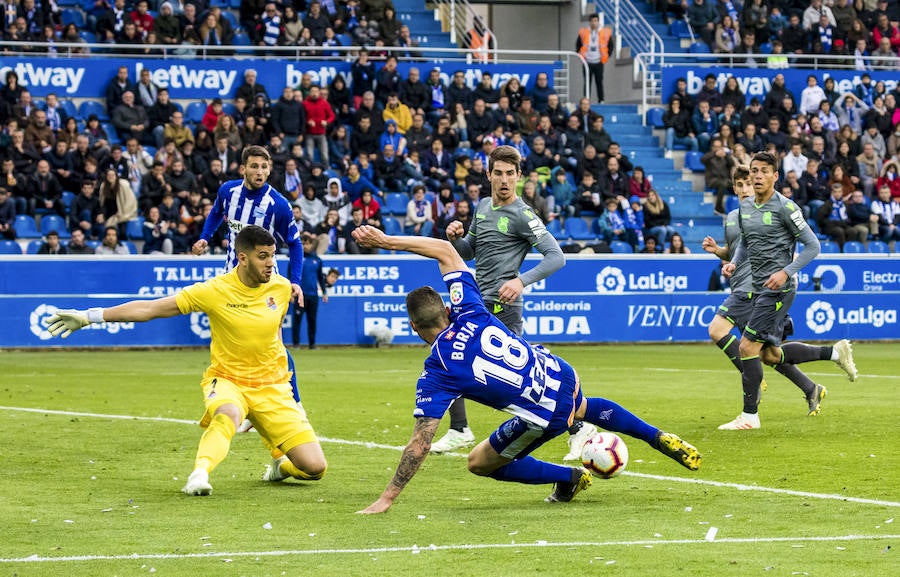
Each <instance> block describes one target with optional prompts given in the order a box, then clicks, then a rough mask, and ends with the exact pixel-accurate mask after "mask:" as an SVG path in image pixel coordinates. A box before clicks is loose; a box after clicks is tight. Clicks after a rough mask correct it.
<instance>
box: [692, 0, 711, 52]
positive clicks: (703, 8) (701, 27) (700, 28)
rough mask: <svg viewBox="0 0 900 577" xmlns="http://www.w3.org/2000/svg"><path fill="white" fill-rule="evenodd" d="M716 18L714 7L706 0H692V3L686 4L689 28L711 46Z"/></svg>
mask: <svg viewBox="0 0 900 577" xmlns="http://www.w3.org/2000/svg"><path fill="white" fill-rule="evenodd" d="M717 19H718V15H717V14H716V9H715V7H714V6H713V5H712V4H711V3H708V2H707V1H706V0H699V1H698V0H694V3H693V4H691V5H690V6H688V9H687V20H688V22H690V24H691V28H693V29H694V32H695V33H696V34H698V35H699V36H700V38H701V39H702V40H703V41H704V42H705V43H706V44H708V45H709V46H710V47H712V46H713V36H714V34H715V31H716V20H717Z"/></svg>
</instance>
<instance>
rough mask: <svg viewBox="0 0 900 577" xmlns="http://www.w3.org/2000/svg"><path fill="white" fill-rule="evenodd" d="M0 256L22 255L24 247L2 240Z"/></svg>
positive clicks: (11, 241)
mask: <svg viewBox="0 0 900 577" xmlns="http://www.w3.org/2000/svg"><path fill="white" fill-rule="evenodd" d="M0 254H22V247H21V246H19V243H17V242H16V241H14V240H0Z"/></svg>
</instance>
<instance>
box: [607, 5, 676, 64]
mask: <svg viewBox="0 0 900 577" xmlns="http://www.w3.org/2000/svg"><path fill="white" fill-rule="evenodd" d="M594 4H596V6H597V10H598V11H599V12H603V14H604V16H605V17H606V18H609V19H611V20H612V25H613V36H615V42H616V57H618V56H619V52H620V51H621V49H622V44H623V42H624V44H626V45H627V46H629V47H630V48H631V49H632V52H634V53H649V54H656V53H659V52H661V51H662V49H663V40H662V37H661V36H660V35H659V34H657V32H656V30H654V29H653V26H651V25H650V23H649V22H647V20H646V19H645V18H644V15H643V14H641V12H640V11H639V10H638V9H637V8H636V7H635V5H634V4H632V3H631V1H630V0H594Z"/></svg>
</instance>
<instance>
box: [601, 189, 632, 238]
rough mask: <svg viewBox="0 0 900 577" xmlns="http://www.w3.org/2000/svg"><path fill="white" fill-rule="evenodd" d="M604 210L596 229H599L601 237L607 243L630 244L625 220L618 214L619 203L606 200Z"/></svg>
mask: <svg viewBox="0 0 900 577" xmlns="http://www.w3.org/2000/svg"><path fill="white" fill-rule="evenodd" d="M605 206H606V210H605V211H604V212H603V214H601V215H600V218H599V219H598V220H597V227H598V228H599V229H600V233H601V236H602V237H603V238H604V239H605V240H606V241H607V242H612V241H614V240H620V241H623V242H627V243H628V244H631V242H629V240H635V242H636V239H630V238H629V231H628V230H627V229H626V228H625V219H623V218H622V214H621V213H620V212H619V201H618V200H616V199H615V198H607V199H606V201H605Z"/></svg>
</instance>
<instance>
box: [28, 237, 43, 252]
mask: <svg viewBox="0 0 900 577" xmlns="http://www.w3.org/2000/svg"><path fill="white" fill-rule="evenodd" d="M43 244H44V241H42V240H31V241H28V246H26V247H25V254H37V253H38V251H39V250H41V245H43Z"/></svg>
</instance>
